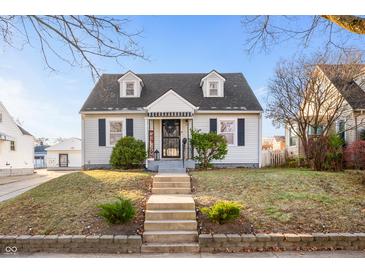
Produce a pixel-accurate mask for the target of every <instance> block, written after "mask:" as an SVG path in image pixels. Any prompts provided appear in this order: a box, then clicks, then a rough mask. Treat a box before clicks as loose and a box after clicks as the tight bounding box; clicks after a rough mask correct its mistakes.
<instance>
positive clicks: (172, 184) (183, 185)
mask: <svg viewBox="0 0 365 274" xmlns="http://www.w3.org/2000/svg"><path fill="white" fill-rule="evenodd" d="M152 186H153V187H156V188H172V187H178V188H191V184H190V181H189V182H153V185H152Z"/></svg>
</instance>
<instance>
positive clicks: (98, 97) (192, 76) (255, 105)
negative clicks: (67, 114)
mask: <svg viewBox="0 0 365 274" xmlns="http://www.w3.org/2000/svg"><path fill="white" fill-rule="evenodd" d="M136 75H137V76H138V77H140V78H141V79H142V81H143V83H144V87H143V89H142V92H141V97H140V98H120V97H119V82H118V79H119V78H120V77H122V76H123V74H103V75H102V76H101V77H100V79H99V81H98V82H97V83H96V85H95V87H94V88H93V90H92V92H91V93H90V95H89V97H88V98H87V100H86V101H85V103H84V105H83V107H82V108H81V111H105V110H138V109H142V108H143V107H146V106H148V105H149V104H151V103H152V102H153V101H155V100H156V99H157V98H159V97H160V96H162V95H163V94H164V93H165V92H167V91H168V90H170V89H173V90H174V91H175V92H176V93H178V94H179V95H180V96H182V97H183V98H185V99H186V100H187V101H189V102H190V103H191V104H193V105H195V106H197V107H199V109H200V110H250V111H262V108H261V105H260V103H259V102H258V100H257V98H256V97H255V95H254V93H253V91H252V89H251V88H250V86H249V85H248V83H247V81H246V79H245V77H244V76H243V74H242V73H221V75H222V76H223V77H224V78H225V79H226V81H225V83H224V97H221V98H219V97H212V98H207V97H203V91H202V89H201V87H200V80H201V79H202V78H203V77H205V76H206V75H207V74H206V73H163V74H136Z"/></svg>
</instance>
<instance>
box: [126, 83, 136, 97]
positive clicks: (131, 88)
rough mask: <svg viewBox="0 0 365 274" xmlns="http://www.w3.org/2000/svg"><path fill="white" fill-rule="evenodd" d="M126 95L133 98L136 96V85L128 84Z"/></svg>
mask: <svg viewBox="0 0 365 274" xmlns="http://www.w3.org/2000/svg"><path fill="white" fill-rule="evenodd" d="M125 93H126V95H129V96H133V95H134V83H127V84H126V91H125Z"/></svg>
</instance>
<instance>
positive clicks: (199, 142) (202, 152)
mask: <svg viewBox="0 0 365 274" xmlns="http://www.w3.org/2000/svg"><path fill="white" fill-rule="evenodd" d="M190 142H191V145H192V147H193V148H194V149H195V150H196V152H197V153H196V154H197V155H195V156H194V160H197V161H198V163H199V166H200V167H201V168H204V169H207V168H208V167H209V166H210V162H211V161H212V160H222V159H224V157H225V156H226V155H227V153H228V148H227V141H226V139H225V138H224V137H223V136H221V135H218V134H217V133H215V132H209V133H202V132H200V131H199V130H192V131H191V140H190Z"/></svg>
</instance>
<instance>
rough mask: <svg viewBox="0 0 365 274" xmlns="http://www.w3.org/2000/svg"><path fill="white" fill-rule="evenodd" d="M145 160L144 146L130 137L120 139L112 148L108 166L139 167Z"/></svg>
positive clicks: (141, 142)
mask: <svg viewBox="0 0 365 274" xmlns="http://www.w3.org/2000/svg"><path fill="white" fill-rule="evenodd" d="M146 158H147V153H146V149H145V144H144V142H143V141H141V140H136V139H135V138H133V137H131V136H126V137H123V138H121V139H120V140H119V141H118V142H117V143H116V145H115V146H114V148H113V152H112V155H111V157H110V164H111V165H112V167H113V168H125V169H130V168H134V167H140V166H142V164H143V161H144V160H145V159H146Z"/></svg>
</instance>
